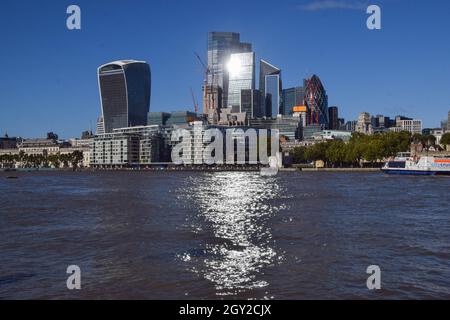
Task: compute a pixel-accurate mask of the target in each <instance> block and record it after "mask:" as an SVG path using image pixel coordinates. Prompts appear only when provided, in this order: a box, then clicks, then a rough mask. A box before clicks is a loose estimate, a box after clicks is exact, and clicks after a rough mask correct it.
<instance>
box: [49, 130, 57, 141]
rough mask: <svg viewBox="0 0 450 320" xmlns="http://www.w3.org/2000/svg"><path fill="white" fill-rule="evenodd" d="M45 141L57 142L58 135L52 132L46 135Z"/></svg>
mask: <svg viewBox="0 0 450 320" xmlns="http://www.w3.org/2000/svg"><path fill="white" fill-rule="evenodd" d="M47 139H49V140H58V135H57V134H56V133H54V132H48V133H47Z"/></svg>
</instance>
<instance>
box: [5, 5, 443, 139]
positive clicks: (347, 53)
mask: <svg viewBox="0 0 450 320" xmlns="http://www.w3.org/2000/svg"><path fill="white" fill-rule="evenodd" d="M231 2H233V1H231ZM311 2H313V1H294V2H292V3H281V4H276V3H273V2H269V1H264V2H258V3H260V4H261V6H262V7H263V8H260V7H258V6H256V2H254V1H249V2H246V3H245V4H241V5H240V7H239V8H241V9H242V12H241V11H240V10H235V11H232V10H231V9H230V8H224V10H218V6H219V4H218V3H214V2H213V4H212V5H211V6H208V10H211V12H214V14H215V15H216V16H217V17H222V18H223V19H213V18H211V17H209V16H208V15H207V14H206V13H205V12H203V11H205V10H203V11H201V10H200V8H201V6H202V5H203V4H204V2H203V1H198V2H196V3H190V4H189V5H188V4H183V3H181V4H180V3H176V4H175V3H167V2H162V1H152V2H148V3H143V4H142V7H143V8H145V9H147V10H141V9H140V10H136V9H135V8H133V6H130V7H127V6H124V7H123V9H121V10H117V9H115V8H117V6H114V5H111V3H112V2H101V3H102V4H103V5H102V4H101V5H98V4H95V5H91V4H89V3H88V2H86V1H79V2H78V5H79V6H80V7H81V10H82V13H83V20H82V30H80V31H69V30H67V29H66V28H65V24H64V22H65V18H66V15H65V7H64V5H63V4H61V5H51V4H48V3H47V4H40V5H38V4H34V3H28V2H27V6H26V7H27V11H25V12H24V10H23V3H22V4H5V5H4V10H3V11H2V12H3V13H8V16H9V19H8V20H6V19H0V20H1V22H0V27H1V28H0V29H1V31H0V32H1V35H2V39H5V47H7V48H9V50H7V51H3V52H2V53H1V55H2V57H3V58H4V59H6V60H8V61H9V63H8V64H7V65H6V66H5V68H4V72H2V75H1V76H0V86H1V87H2V88H3V89H2V92H3V93H2V94H1V95H0V108H1V110H2V111H1V117H0V130H1V132H0V134H2V135H3V134H4V133H5V132H8V134H9V135H10V136H23V137H33V136H44V135H45V133H46V132H48V131H55V132H57V133H59V135H60V136H61V137H64V138H69V137H73V136H78V135H79V134H80V132H81V131H83V130H85V129H89V128H90V127H91V128H92V129H93V130H95V121H96V119H97V117H98V116H99V115H100V110H101V106H100V97H99V94H98V86H97V83H96V82H97V79H96V75H95V73H96V69H97V67H98V66H99V65H101V64H103V63H105V62H108V61H114V60H119V59H136V60H144V61H147V62H148V63H149V64H150V66H151V67H152V73H153V74H152V77H153V81H152V109H151V110H152V111H167V112H170V111H175V110H193V104H192V99H191V96H190V93H189V87H193V88H194V93H195V96H196V97H197V100H198V101H201V96H202V93H201V86H202V84H203V80H204V73H203V70H202V69H201V67H200V66H199V65H198V62H197V61H196V59H195V56H194V52H199V53H200V55H201V56H202V58H203V59H205V60H206V43H205V38H206V34H207V32H210V31H233V32H238V33H240V35H241V41H242V42H244V43H251V44H252V45H253V47H254V48H253V51H254V52H255V53H256V60H255V61H259V59H267V60H268V61H270V62H271V63H274V64H275V65H277V66H279V67H280V69H281V70H282V71H283V87H284V88H291V87H296V86H300V85H301V83H302V81H303V78H306V77H307V76H311V75H312V74H314V73H315V74H318V75H319V76H320V78H321V80H322V81H323V83H324V86H325V88H326V90H327V94H328V96H329V105H337V106H339V114H340V116H341V117H344V118H345V119H347V120H355V119H357V117H358V114H359V113H360V112H363V111H367V112H370V113H371V114H374V115H375V114H385V115H389V116H395V115H397V114H403V115H406V116H410V117H412V118H419V119H423V120H424V127H438V126H439V124H440V122H441V121H442V120H444V119H445V118H446V115H447V113H448V110H449V109H450V93H449V92H448V91H449V90H447V88H448V86H449V84H450V80H449V78H450V62H449V61H448V59H445V56H448V53H449V52H450V45H449V44H448V43H445V42H444V41H441V39H444V38H445V34H446V28H447V29H448V27H447V26H446V25H445V20H444V19H440V17H441V15H442V14H443V12H444V11H445V10H436V8H441V9H445V8H447V7H448V6H449V5H448V4H447V3H442V2H439V1H435V3H438V4H440V6H427V5H426V4H420V5H418V6H415V7H414V8H409V7H408V5H407V2H406V1H402V0H397V1H394V0H391V1H380V5H381V8H382V10H383V11H382V12H383V29H382V30H381V31H376V32H374V31H369V30H368V29H367V28H366V27H365V20H366V18H367V15H366V14H365V11H364V10H362V9H361V10H359V9H358V10H356V9H342V8H341V9H327V10H325V9H323V10H319V9H316V10H312V9H311V8H312V7H309V10H306V7H302V6H305V5H307V4H309V3H311ZM349 2H352V1H349ZM114 3H121V2H120V1H114ZM268 4H271V5H272V7H273V15H274V17H277V16H280V15H285V16H286V17H289V16H291V17H297V18H299V19H298V20H299V22H298V23H292V22H286V21H293V20H292V19H285V20H286V21H285V20H283V21H277V19H274V21H277V23H276V24H275V23H274V24H273V25H272V28H268V29H264V30H262V29H261V26H259V29H258V25H257V20H258V19H257V16H258V14H257V13H258V12H259V11H260V10H262V9H264V7H265V6H266V5H268ZM236 5H237V3H236ZM230 6H231V7H233V3H230ZM252 6H254V9H255V12H253V13H254V16H255V17H250V18H249V21H247V20H245V19H243V16H244V14H243V13H244V12H246V13H247V14H248V9H249V8H253V7H252ZM175 7H176V8H177V10H176V12H174V11H173V10H171V9H173V8H175ZM315 8H318V7H315ZM184 9H186V10H184ZM293 9H295V10H293ZM180 12H184V15H183V14H181V13H180ZM31 13H33V15H36V14H37V15H38V16H40V17H42V20H40V19H39V21H38V22H37V24H38V28H29V27H28V26H27V24H26V22H24V20H27V19H28V18H29V17H31V16H32V14H31ZM119 15H123V16H124V22H119V23H115V21H116V19H115V17H117V16H119ZM134 15H137V18H136V19H134V20H133V17H134ZM168 17H171V18H172V19H169V21H165V19H168ZM180 17H181V18H182V19H181V21H182V22H183V26H173V25H172V26H170V28H169V29H168V30H167V32H163V33H160V32H159V31H160V30H165V29H164V28H165V27H167V26H168V24H169V23H170V21H172V20H173V19H177V18H180ZM14 18H16V19H14ZM152 18H155V19H152ZM241 18H242V19H241ZM411 18H412V20H413V22H411V21H410V20H411ZM419 18H420V19H419ZM191 19H192V20H195V21H196V23H191V24H190V23H187V22H189V21H190V20H191ZM431 19H432V20H431ZM216 20H220V21H221V22H217V21H216ZM6 21H8V23H9V25H6ZM197 21H198V22H197ZM324 21H327V23H329V24H330V25H332V26H333V28H330V27H329V26H323V25H322V24H323V23H324ZM21 24H24V25H21ZM185 24H187V25H185ZM311 24H313V25H314V26H315V28H314V31H311V30H309V29H308V27H309V26H310V25H311ZM289 26H290V28H291V29H292V31H290V30H289V29H283V28H284V27H289ZM11 27H14V28H15V29H16V31H17V32H15V33H14V37H13V36H12V33H11V34H10V33H8V30H11ZM269 27H270V26H269ZM136 28H139V29H140V30H143V31H144V32H146V33H147V35H148V37H147V38H148V39H149V40H148V41H146V40H144V41H143V40H142V34H141V33H139V35H133V36H130V38H129V39H125V40H124V43H113V42H112V41H111V40H112V38H113V36H114V37H117V36H118V35H119V36H121V35H124V34H127V33H129V32H130V31H133V30H135V29H136ZM286 30H288V31H286ZM299 30H300V31H299ZM294 31H296V32H294ZM400 33H401V35H399V34H400ZM169 35H173V36H169ZM181 35H183V36H181ZM430 35H431V36H430ZM399 36H400V37H401V38H398V37H399ZM336 37H337V38H336ZM144 38H146V37H144ZM298 38H299V39H301V41H298V40H296V39H298ZM417 39H420V44H418V41H417ZM299 42H300V43H302V45H301V46H299V44H298V43H299ZM158 43H163V44H164V45H163V46H161V45H159V46H158ZM89 48H91V49H92V50H88V49H89ZM311 48H316V49H314V50H312V49H311ZM430 48H431V49H430ZM45 58H46V59H47V60H45ZM23 61H28V67H27V68H23V69H22V70H20V71H17V68H16V67H15V66H17V64H18V63H19V62H23ZM43 61H46V68H47V69H48V70H47V71H46V72H45V73H43V72H42V69H41V67H42V64H43ZM173 62H174V63H173ZM5 75H8V76H5ZM427 86H428V87H429V88H431V89H426V88H427ZM424 88H425V89H424ZM3 90H4V91H3ZM430 104H431V106H430ZM430 110H432V112H430Z"/></svg>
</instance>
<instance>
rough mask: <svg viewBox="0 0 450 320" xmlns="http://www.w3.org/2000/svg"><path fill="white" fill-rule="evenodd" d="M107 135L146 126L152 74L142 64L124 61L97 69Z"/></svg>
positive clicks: (145, 65) (146, 65)
mask: <svg viewBox="0 0 450 320" xmlns="http://www.w3.org/2000/svg"><path fill="white" fill-rule="evenodd" d="M98 84H99V90H100V98H101V105H102V116H103V124H104V131H105V133H110V132H112V131H113V129H117V128H125V127H133V126H141V125H146V124H147V114H148V112H149V111H150V90H151V73H150V66H149V65H148V64H147V63H145V62H143V61H135V60H121V61H115V62H111V63H108V64H104V65H102V66H100V67H99V68H98Z"/></svg>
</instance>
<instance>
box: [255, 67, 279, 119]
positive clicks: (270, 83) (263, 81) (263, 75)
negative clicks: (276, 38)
mask: <svg viewBox="0 0 450 320" xmlns="http://www.w3.org/2000/svg"><path fill="white" fill-rule="evenodd" d="M259 90H260V91H261V96H262V99H261V101H264V102H265V108H264V110H265V113H266V114H265V116H266V117H276V116H277V115H278V114H279V113H280V106H281V90H282V88H281V70H280V69H279V68H277V67H275V66H274V65H272V64H270V63H268V62H267V61H265V60H261V61H260V66H259ZM268 94H270V95H271V99H268V98H267V95H268ZM269 102H271V103H270V105H269Z"/></svg>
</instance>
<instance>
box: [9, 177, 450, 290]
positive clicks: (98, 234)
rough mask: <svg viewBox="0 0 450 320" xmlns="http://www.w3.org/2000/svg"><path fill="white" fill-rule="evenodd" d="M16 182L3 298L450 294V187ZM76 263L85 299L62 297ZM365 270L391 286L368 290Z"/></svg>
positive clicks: (319, 181) (251, 180) (374, 181)
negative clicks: (372, 268) (376, 269)
mask: <svg viewBox="0 0 450 320" xmlns="http://www.w3.org/2000/svg"><path fill="white" fill-rule="evenodd" d="M7 175H8V174H6V173H0V298H3V299H5V298H16V299H26V298H44V299H58V298H75V299H78V298H86V299H101V298H106V299H115V298H126V299H314V298H325V299H344V298H358V299H360V298H363V299H366V298H368V299H377V298H383V299H399V298H441V299H442V298H450V206H449V203H450V179H449V178H445V177H444V178H437V177H390V176H385V175H383V174H378V173H370V174H364V173H355V174H352V173H300V172H298V173H281V174H279V175H278V176H277V177H273V178H263V177H260V176H259V174H258V173H252V172H220V173H219V172H217V173H188V172H173V173H168V172H161V173H151V172H149V173H142V172H141V173H139V172H99V173H57V172H53V173H52V172H48V173H19V174H17V175H18V176H19V179H6V176H7ZM9 175H11V174H9ZM73 264H75V265H78V266H80V268H81V270H82V289H81V290H80V291H69V290H67V288H66V279H67V276H68V275H67V274H66V268H67V266H69V265H73ZM369 265H379V266H380V268H381V270H382V288H383V289H382V290H381V291H377V292H374V291H369V290H368V289H367V287H366V280H367V277H368V275H367V274H366V268H367V267H368V266H369Z"/></svg>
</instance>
